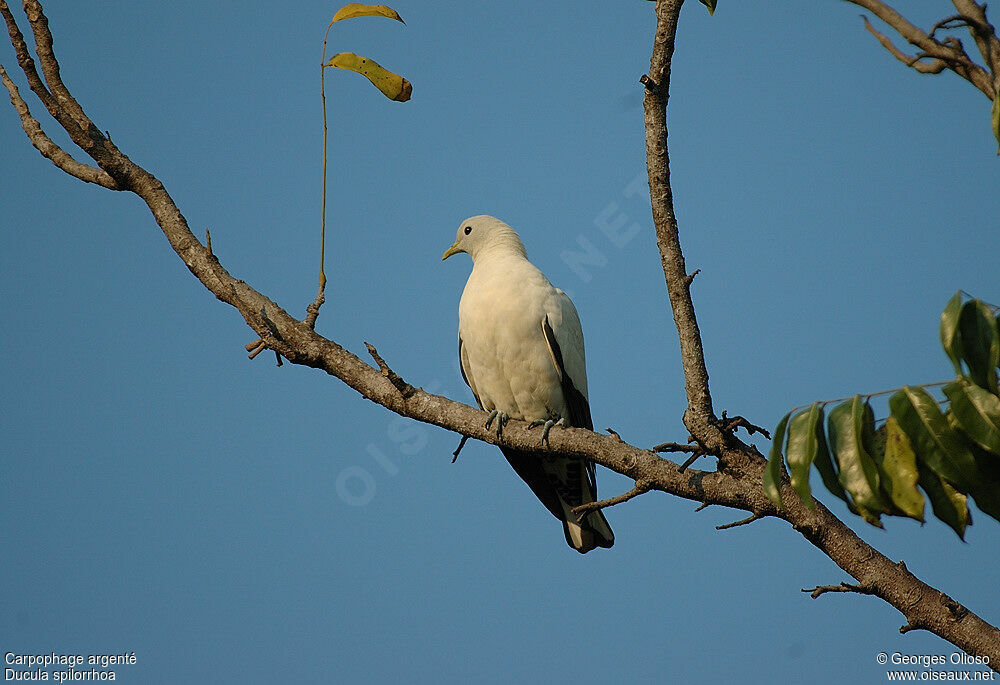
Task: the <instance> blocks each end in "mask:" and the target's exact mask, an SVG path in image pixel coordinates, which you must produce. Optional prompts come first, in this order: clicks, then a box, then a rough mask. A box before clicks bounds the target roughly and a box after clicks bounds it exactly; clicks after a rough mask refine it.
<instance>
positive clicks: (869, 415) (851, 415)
mask: <svg viewBox="0 0 1000 685" xmlns="http://www.w3.org/2000/svg"><path fill="white" fill-rule="evenodd" d="M827 424H828V428H829V432H830V447H831V448H832V450H833V453H834V455H835V456H836V458H837V464H838V465H839V466H840V476H839V477H840V483H841V484H842V485H843V486H844V489H845V490H847V492H849V493H850V495H851V499H852V501H853V502H854V506H856V507H857V509H858V512H859V513H860V514H861V515H862V516H863V517H864V518H865V520H866V521H868V522H869V523H872V522H873V521H872V520H871V519H872V518H873V517H874V518H875V519H877V517H878V513H880V512H883V511H886V510H887V506H886V504H885V502H884V501H883V500H882V496H881V494H880V490H881V486H880V476H879V469H878V465H877V464H876V463H875V460H874V459H873V458H872V456H871V452H870V450H871V443H872V438H873V437H874V433H875V415H874V413H873V412H872V408H871V405H869V404H868V403H867V402H864V401H862V399H861V396H860V395H855V396H854V397H853V398H852V399H850V400H848V401H847V402H844V403H843V404H840V405H837V406H836V407H834V409H833V410H832V411H831V412H830V417H829V419H828V420H827Z"/></svg>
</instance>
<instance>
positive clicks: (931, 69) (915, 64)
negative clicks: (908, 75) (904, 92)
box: [861, 15, 948, 74]
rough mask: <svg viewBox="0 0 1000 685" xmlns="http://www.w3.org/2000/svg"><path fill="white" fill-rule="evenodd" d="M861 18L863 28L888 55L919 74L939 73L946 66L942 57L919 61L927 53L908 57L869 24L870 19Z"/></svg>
mask: <svg viewBox="0 0 1000 685" xmlns="http://www.w3.org/2000/svg"><path fill="white" fill-rule="evenodd" d="M861 18H862V19H863V20H864V22H865V28H866V29H867V30H868V32H869V33H870V34H872V35H873V36H875V38H877V39H878V42H879V43H881V44H882V47H884V48H885V49H886V50H888V51H889V54H890V55H892V56H893V57H895V58H896V59H898V60H899V61H900V62H902V63H903V64H905V65H906V66H908V67H912V68H913V69H916V70H917V71H919V72H920V73H921V74H940V73H941V72H942V71H944V70H945V68H946V67H947V66H948V65H947V64H945V62H944V60H942V59H933V58H932V59H933V61H932V62H921V61H920V60H921V59H924V58H925V56H927V53H920V54H919V55H916V56H915V57H910V56H909V55H907V54H906V53H905V52H903V51H902V50H900V49H899V48H897V47H896V46H895V45H894V44H893V42H892V41H891V40H890V39H889V37H888V36H886V35H885V34H884V33H880V32H879V31H877V30H875V27H874V26H872V25H871V22H870V21H868V17H866V16H864V15H862V16H861Z"/></svg>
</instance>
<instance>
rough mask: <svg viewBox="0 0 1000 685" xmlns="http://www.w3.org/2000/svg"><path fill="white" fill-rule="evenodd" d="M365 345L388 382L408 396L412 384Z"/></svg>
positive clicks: (372, 348) (410, 393)
mask: <svg viewBox="0 0 1000 685" xmlns="http://www.w3.org/2000/svg"><path fill="white" fill-rule="evenodd" d="M365 347H367V348H368V354H370V355H371V356H372V359H374V360H375V363H376V364H378V368H379V371H381V372H382V375H383V376H385V377H386V378H388V379H389V382H390V383H392V386H393V387H394V388H396V390H398V391H399V394H400V395H402V396H403V397H409V396H410V395H412V394H413V392H414V390H413V386H412V385H410V384H409V383H407V382H406V381H404V380H403V379H402V378H401V377H400V375H399V374H398V373H396V372H395V371H393V370H392V369H390V368H389V365H388V364H386V363H385V360H384V359H382V357H380V356H379V353H378V350H376V349H375V347H374V346H372V345H370V344H368V343H365ZM455 456H456V457H457V456H458V455H457V454H456V455H455Z"/></svg>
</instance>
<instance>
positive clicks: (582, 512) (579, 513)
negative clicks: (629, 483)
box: [571, 480, 650, 521]
mask: <svg viewBox="0 0 1000 685" xmlns="http://www.w3.org/2000/svg"><path fill="white" fill-rule="evenodd" d="M649 490H650V485H649V483H647V482H646V481H643V480H637V481H636V482H635V487H634V488H632V489H631V490H629V491H628V492H626V493H623V494H621V495H618V496H616V497H609V498H608V499H602V500H598V501H597V502H587V503H586V504H581V505H580V506H578V507H573V509H572V510H571V511H572V512H573V513H574V514H576V520H577V521H583V517H584V516H586V515H587V514H589V513H590V512H592V511H597V510H598V509H606V508H607V507H613V506H615V505H616V504H622V503H623V502H628V501H629V500H630V499H634V498H636V497H638V496H639V495H644V494H646V493H647V492H649Z"/></svg>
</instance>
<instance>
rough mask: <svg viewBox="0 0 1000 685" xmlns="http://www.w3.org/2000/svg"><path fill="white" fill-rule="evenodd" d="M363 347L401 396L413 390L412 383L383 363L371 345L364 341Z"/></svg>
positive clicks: (408, 394)
mask: <svg viewBox="0 0 1000 685" xmlns="http://www.w3.org/2000/svg"><path fill="white" fill-rule="evenodd" d="M365 347H367V348H368V354H370V355H371V356H372V359H374V360H375V363H376V364H378V368H379V371H381V372H382V375H383V376H385V377H386V378H388V379H389V382H390V383H392V386H393V387H394V388H396V390H398V391H399V394H400V395H402V396H403V397H409V396H410V395H412V394H413V393H414V392H415V390H414V388H413V386H412V385H410V384H409V383H407V382H406V381H404V380H403V379H402V377H400V375H399V374H398V373H396V372H395V371H393V370H392V369H390V368H389V365H388V364H386V363H385V360H384V359H382V357H381V356H380V355H379V353H378V350H376V349H375V347H374V346H373V345H371V344H369V343H365Z"/></svg>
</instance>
